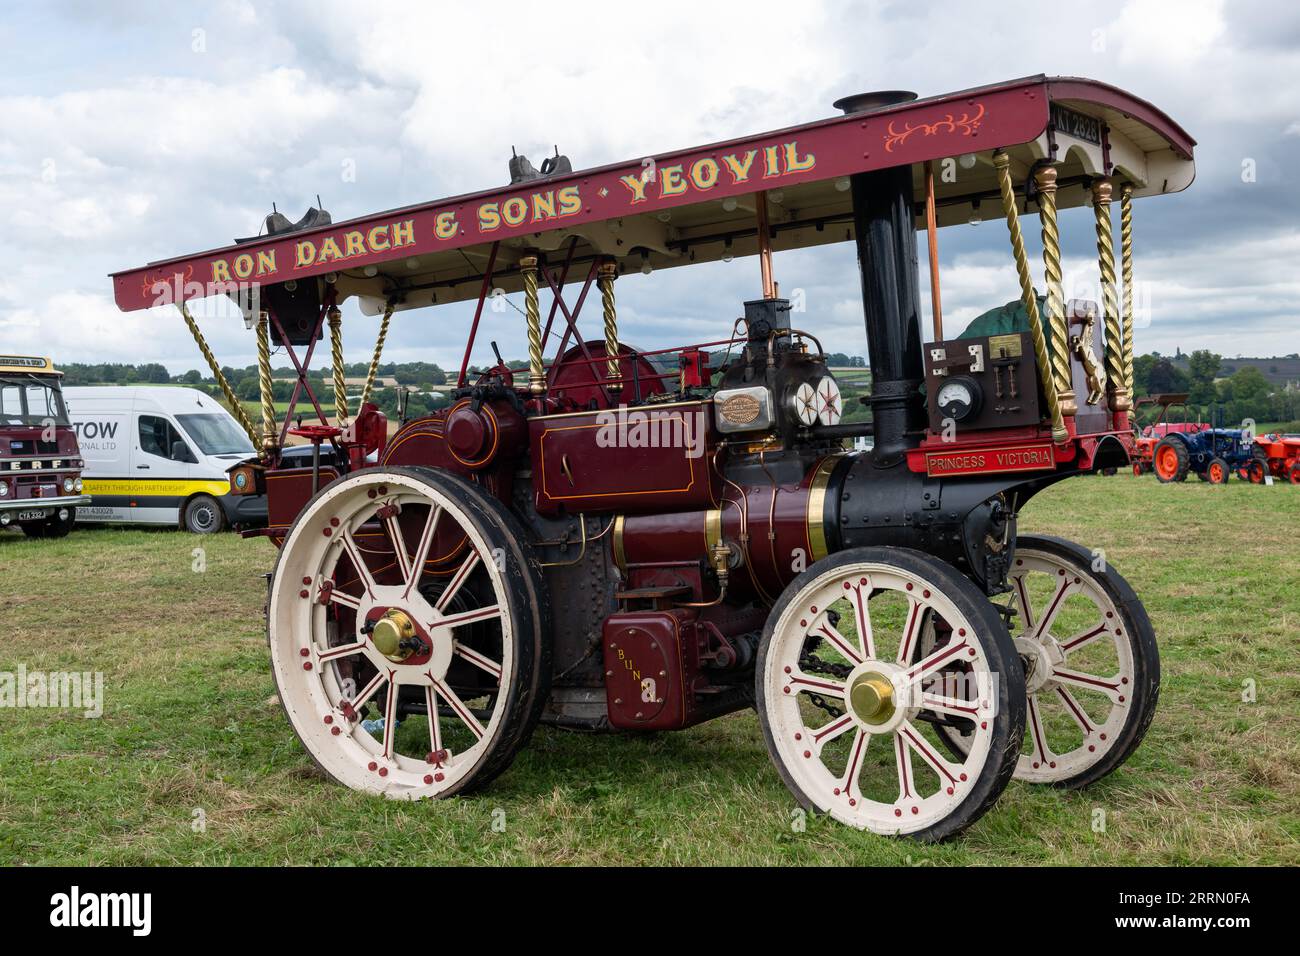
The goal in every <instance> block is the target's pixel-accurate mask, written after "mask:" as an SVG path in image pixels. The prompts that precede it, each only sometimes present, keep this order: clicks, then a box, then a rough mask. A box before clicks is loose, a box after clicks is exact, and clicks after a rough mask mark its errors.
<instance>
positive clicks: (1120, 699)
mask: <svg viewBox="0 0 1300 956" xmlns="http://www.w3.org/2000/svg"><path fill="white" fill-rule="evenodd" d="M1119 702H1120V703H1121V704H1122V703H1124V695H1123V694H1121V695H1120V698H1119Z"/></svg>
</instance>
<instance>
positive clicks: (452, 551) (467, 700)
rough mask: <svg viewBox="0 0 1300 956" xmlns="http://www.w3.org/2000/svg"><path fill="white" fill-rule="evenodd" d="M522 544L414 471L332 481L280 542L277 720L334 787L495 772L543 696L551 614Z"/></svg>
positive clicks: (392, 791)
mask: <svg viewBox="0 0 1300 956" xmlns="http://www.w3.org/2000/svg"><path fill="white" fill-rule="evenodd" d="M526 540H527V539H526V533H525V532H524V530H523V529H522V527H521V526H520V525H519V523H518V522H517V521H516V520H515V519H514V518H513V516H511V515H510V513H509V512H507V511H506V510H505V508H504V507H503V506H501V505H500V504H499V503H498V502H496V501H495V500H494V499H492V498H490V497H489V496H488V495H487V494H485V493H484V492H482V491H481V490H479V489H478V488H477V487H475V486H473V485H470V484H469V483H467V482H465V481H462V480H461V479H459V478H456V477H453V476H450V475H447V474H445V473H442V472H438V471H435V470H433V469H426V468H382V469H381V468H372V469H364V470H362V471H359V472H357V473H356V474H354V475H351V476H349V477H347V478H344V479H340V480H337V481H334V482H331V483H330V484H329V485H327V486H326V487H325V488H324V489H322V490H321V491H320V492H319V493H318V494H317V495H316V497H315V498H313V499H312V500H311V501H310V502H309V503H308V504H307V507H306V508H305V509H304V510H303V512H302V513H301V514H300V515H299V516H298V519H297V521H295V522H294V525H293V527H292V529H291V530H290V531H289V534H288V536H287V537H286V538H285V541H284V545H283V546H282V548H281V551H280V557H279V560H278V561H277V563H276V569H275V573H274V576H273V578H272V585H271V598H270V606H269V609H268V612H269V613H268V618H267V630H268V639H269V641H270V645H271V664H272V668H273V669H274V673H275V682H276V687H277V689H278V691H279V694H280V700H281V703H282V704H283V705H284V710H285V713H286V714H287V715H288V717H289V721H290V723H291V724H292V726H293V729H294V731H295V732H296V733H297V735H298V737H299V739H300V740H301V741H302V743H303V745H304V746H305V747H306V748H307V751H308V752H309V753H310V754H311V756H312V758H313V759H314V760H315V761H316V763H317V764H318V765H319V766H320V767H321V768H322V769H323V770H324V771H325V773H326V774H328V775H329V776H330V777H332V778H333V779H334V780H336V781H338V782H339V783H342V784H344V785H345V786H348V787H351V788H352V789H354V790H363V791H368V792H371V793H379V794H383V795H384V796H387V797H394V798H400V799H419V798H423V797H445V796H450V795H452V794H456V793H464V792H468V791H469V790H471V789H474V788H477V787H481V786H483V785H484V784H486V783H487V782H488V781H490V780H491V779H492V778H493V777H495V776H496V775H497V774H499V773H501V772H502V771H503V770H504V769H505V768H506V767H507V766H508V765H509V764H510V761H511V760H512V759H513V758H514V755H515V753H516V751H517V750H518V749H519V748H520V747H521V746H522V745H523V743H524V742H525V741H526V740H527V738H528V736H529V734H530V733H531V732H532V729H533V727H534V726H535V725H536V722H537V718H538V716H539V714H540V710H541V706H542V704H543V703H544V702H545V698H546V696H547V694H548V692H549V677H550V652H549V630H548V627H549V616H548V612H547V610H546V605H545V602H544V597H543V593H544V592H542V590H541V586H540V580H541V579H540V570H539V569H538V567H537V565H536V561H535V559H533V558H532V557H531V556H530V553H529V551H528V550H527V546H526V543H525V542H526Z"/></svg>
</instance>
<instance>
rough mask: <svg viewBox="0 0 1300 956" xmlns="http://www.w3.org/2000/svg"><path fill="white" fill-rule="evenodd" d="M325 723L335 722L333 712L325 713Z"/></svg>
mask: <svg viewBox="0 0 1300 956" xmlns="http://www.w3.org/2000/svg"><path fill="white" fill-rule="evenodd" d="M325 723H327V724H332V723H334V715H333V714H326V715H325Z"/></svg>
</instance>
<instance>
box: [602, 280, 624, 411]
mask: <svg viewBox="0 0 1300 956" xmlns="http://www.w3.org/2000/svg"><path fill="white" fill-rule="evenodd" d="M617 277H618V266H617V265H616V264H615V263H614V260H613V259H604V260H602V261H601V263H600V265H599V266H597V267H596V284H597V285H598V286H600V301H601V304H602V305H603V306H604V309H605V357H606V362H605V377H606V378H608V379H609V390H610V391H611V392H621V391H622V390H623V383H622V382H621V381H619V379H620V378H622V373H621V372H620V371H619V349H618V313H617V312H616V311H615V309H614V279H615V278H617Z"/></svg>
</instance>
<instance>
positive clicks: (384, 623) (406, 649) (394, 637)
mask: <svg viewBox="0 0 1300 956" xmlns="http://www.w3.org/2000/svg"><path fill="white" fill-rule="evenodd" d="M370 639H371V641H373V642H374V645H375V647H376V648H377V649H378V650H379V653H381V654H383V655H384V656H385V657H387V658H388V659H389V660H390V661H393V662H395V663H401V662H402V661H404V660H406V659H407V658H408V657H410V656H411V655H412V654H414V653H415V651H416V647H417V644H418V643H419V642H418V641H417V640H416V636H415V622H414V621H412V620H411V618H410V617H409V616H408V615H407V613H406V612H405V611H399V610H398V609H397V608H389V609H388V610H387V611H385V612H384V616H383V617H381V618H380V619H379V620H377V621H375V627H374V630H372V631H371V632H370Z"/></svg>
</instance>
